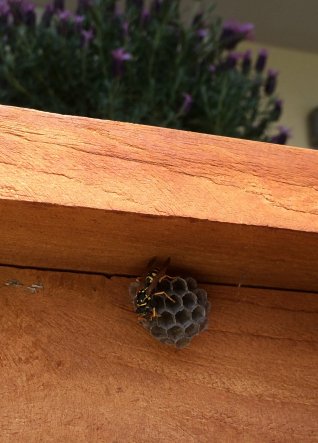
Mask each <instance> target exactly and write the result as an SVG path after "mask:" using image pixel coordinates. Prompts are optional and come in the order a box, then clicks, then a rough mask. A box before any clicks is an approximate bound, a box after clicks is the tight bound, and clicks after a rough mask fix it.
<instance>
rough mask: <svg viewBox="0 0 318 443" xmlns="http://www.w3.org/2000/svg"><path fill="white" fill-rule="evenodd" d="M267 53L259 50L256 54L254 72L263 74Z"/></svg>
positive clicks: (264, 50)
mask: <svg viewBox="0 0 318 443" xmlns="http://www.w3.org/2000/svg"><path fill="white" fill-rule="evenodd" d="M267 57H268V52H267V50H266V49H261V50H260V51H259V53H258V57H257V59H256V63H255V71H256V72H259V73H261V72H263V71H264V68H265V65H266V62H267Z"/></svg>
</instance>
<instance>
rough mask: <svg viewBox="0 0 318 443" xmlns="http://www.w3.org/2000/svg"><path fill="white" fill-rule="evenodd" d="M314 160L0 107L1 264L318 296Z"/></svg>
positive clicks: (317, 159) (273, 149) (303, 154)
mask: <svg viewBox="0 0 318 443" xmlns="http://www.w3.org/2000/svg"><path fill="white" fill-rule="evenodd" d="M317 170H318V153H317V152H315V151H310V150H304V149H296V148H288V147H280V146H277V145H270V144H265V143H256V142H250V141H245V140H239V139H229V138H224V137H214V136H210V135H205V134H197V133H190V132H184V131H176V130H168V129H163V128H155V127H150V126H142V125H133V124H128V123H120V122H110V121H101V120H94V119H88V118H78V117H71V116H61V115H57V114H49V113H44V112H39V111H34V110H27V109H20V108H14V107H6V106H1V107H0V209H1V212H0V222H1V226H2V229H1V232H0V243H1V247H2V251H3V254H2V263H5V264H16V265H21V266H24V265H25V266H40V267H52V268H60V269H75V270H76V269H80V270H89V271H98V272H105V273H123V274H132V273H139V272H140V271H142V266H143V265H144V263H147V261H148V259H149V257H151V256H154V255H161V256H163V257H166V256H171V257H172V261H173V263H175V265H176V266H180V267H188V268H189V269H191V270H193V271H195V272H196V273H197V275H198V276H199V277H200V278H202V279H204V280H205V281H217V282H223V283H234V284H248V285H257V286H259V285H260V286H266V287H285V288H292V289H303V290H317V288H318V282H317V278H316V274H317V263H318V198H317V197H318V175H317Z"/></svg>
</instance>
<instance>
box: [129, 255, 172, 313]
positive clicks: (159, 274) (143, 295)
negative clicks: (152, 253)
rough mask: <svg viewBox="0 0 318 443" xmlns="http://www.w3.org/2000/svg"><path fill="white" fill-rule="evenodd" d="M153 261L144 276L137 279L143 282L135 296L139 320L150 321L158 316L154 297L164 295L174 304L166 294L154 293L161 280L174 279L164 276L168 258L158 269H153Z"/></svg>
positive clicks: (161, 292)
mask: <svg viewBox="0 0 318 443" xmlns="http://www.w3.org/2000/svg"><path fill="white" fill-rule="evenodd" d="M155 261H156V258H153V259H152V260H151V261H150V263H149V264H148V267H147V271H146V275H145V276H143V277H139V278H137V281H139V282H143V287H142V288H141V289H139V290H138V291H137V293H136V296H135V312H136V313H137V314H139V317H140V318H144V319H147V320H152V319H153V318H155V317H158V316H159V314H158V313H157V311H156V308H155V306H154V296H155V295H164V296H165V297H167V298H168V299H169V300H171V301H172V302H173V303H174V302H175V300H173V298H171V297H170V295H169V294H167V293H166V292H164V291H157V292H156V288H157V286H158V284H159V283H161V282H162V280H164V279H166V278H168V279H173V278H174V277H171V276H170V275H167V274H166V271H167V268H168V266H169V264H170V258H168V259H167V260H166V261H165V262H164V264H163V265H162V266H161V267H160V268H159V267H154V264H155Z"/></svg>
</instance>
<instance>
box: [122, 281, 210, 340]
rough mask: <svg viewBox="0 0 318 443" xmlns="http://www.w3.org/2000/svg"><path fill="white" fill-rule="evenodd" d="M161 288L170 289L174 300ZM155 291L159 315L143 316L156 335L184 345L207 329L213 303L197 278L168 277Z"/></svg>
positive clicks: (146, 325)
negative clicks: (146, 317) (209, 300)
mask: <svg viewBox="0 0 318 443" xmlns="http://www.w3.org/2000/svg"><path fill="white" fill-rule="evenodd" d="M135 290H136V284H135V283H133V284H132V285H131V291H132V292H133V291H135ZM157 292H164V293H166V294H167V295H168V296H169V297H171V299H172V300H173V301H172V300H170V299H169V298H168V297H167V296H166V295H165V294H158V295H155V294H156V293H157ZM153 294H154V295H153V299H152V305H153V307H155V309H156V313H157V316H156V317H153V318H151V319H150V320H148V319H142V325H143V326H144V328H145V329H147V330H148V331H149V332H150V334H151V335H152V336H153V337H154V338H155V339H157V340H159V341H160V342H162V343H166V344H168V345H174V346H176V347H177V348H183V347H185V346H187V345H188V344H189V343H190V341H191V340H192V338H193V337H194V336H195V335H197V334H199V333H200V332H201V331H203V330H204V329H206V327H207V315H208V313H209V310H210V304H209V302H208V299H207V293H206V291H204V290H203V289H200V288H198V287H197V282H196V281H195V280H194V279H193V278H186V279H183V278H181V277H176V278H174V279H173V280H168V279H164V280H163V281H162V282H161V283H159V284H158V286H157V287H156V289H155V290H154V291H153ZM135 307H136V306H135Z"/></svg>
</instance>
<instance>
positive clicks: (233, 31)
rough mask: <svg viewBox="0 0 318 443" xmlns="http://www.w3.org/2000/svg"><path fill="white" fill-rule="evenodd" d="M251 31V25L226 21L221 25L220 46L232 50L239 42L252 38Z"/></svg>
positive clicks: (252, 29)
mask: <svg viewBox="0 0 318 443" xmlns="http://www.w3.org/2000/svg"><path fill="white" fill-rule="evenodd" d="M253 31H254V25H253V24H252V23H239V22H237V21H234V20H230V21H226V22H224V24H223V29H222V33H221V37H220V41H221V44H222V46H223V47H224V48H225V49H234V48H235V46H236V45H237V44H238V43H239V42H240V41H242V40H244V39H250V38H252V36H253Z"/></svg>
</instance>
